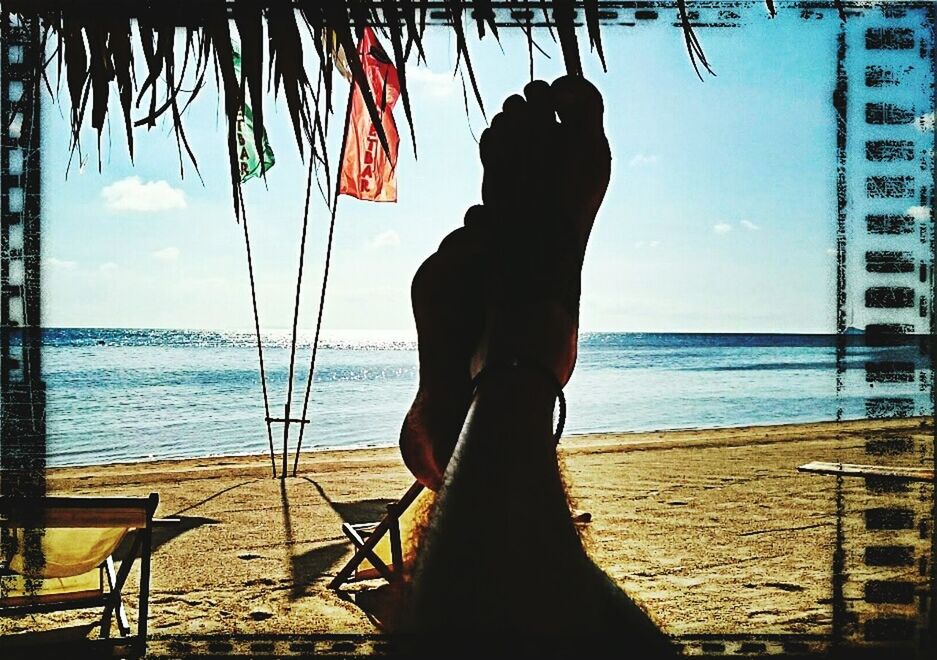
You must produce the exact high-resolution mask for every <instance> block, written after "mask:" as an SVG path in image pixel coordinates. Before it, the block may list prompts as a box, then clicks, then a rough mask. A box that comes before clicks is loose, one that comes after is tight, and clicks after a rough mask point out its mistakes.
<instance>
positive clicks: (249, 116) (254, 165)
mask: <svg viewBox="0 0 937 660" xmlns="http://www.w3.org/2000/svg"><path fill="white" fill-rule="evenodd" d="M231 51H232V53H234V71H235V73H236V75H237V77H238V78H239V79H240V77H241V49H240V45H239V44H237V43H236V42H232V43H231ZM237 141H238V170H239V172H240V173H241V183H244V182H245V181H247V180H248V179H252V178H253V177H257V176H260V172H261V160H260V154H258V153H257V145H256V144H255V143H254V113H253V112H252V111H251V107H250V105H248V103H247V101H246V100H245V102H244V107H243V108H241V110H240V112H238V117H237ZM262 143H263V169H264V170H269V169H270V168H271V167H273V164H274V163H276V158H274V156H273V149H271V148H270V143H269V142H267V131H266V130H264V135H263V140H262Z"/></svg>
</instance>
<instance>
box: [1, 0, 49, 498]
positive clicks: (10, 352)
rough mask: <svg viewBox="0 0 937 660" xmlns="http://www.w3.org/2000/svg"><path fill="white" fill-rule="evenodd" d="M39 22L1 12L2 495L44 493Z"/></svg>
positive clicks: (34, 494) (34, 19)
mask: <svg viewBox="0 0 937 660" xmlns="http://www.w3.org/2000/svg"><path fill="white" fill-rule="evenodd" d="M39 48H40V46H39V21H38V19H36V18H34V17H33V18H23V17H20V16H17V15H14V14H10V13H8V12H0V391H2V397H0V492H2V493H3V494H5V495H12V494H19V495H33V496H36V495H42V494H44V492H45V487H44V484H45V481H44V467H45V387H44V384H43V381H42V374H41V370H40V368H41V363H40V349H41V322H40V313H41V305H40V231H39V230H40V203H41V199H40V142H41V140H40V133H41V131H40V129H41V124H40V118H39V94H38V93H37V91H38V80H37V79H36V78H35V69H36V67H35V64H36V62H37V61H40V59H41V58H40V53H39Z"/></svg>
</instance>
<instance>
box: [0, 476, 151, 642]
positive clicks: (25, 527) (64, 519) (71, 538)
mask: <svg viewBox="0 0 937 660" xmlns="http://www.w3.org/2000/svg"><path fill="white" fill-rule="evenodd" d="M158 503H159V496H158V495H157V494H156V493H151V494H150V496H149V497H45V498H39V499H31V500H25V499H22V498H10V497H0V533H2V534H3V545H2V546H0V547H2V548H3V552H2V554H0V616H7V615H14V614H29V613H38V612H54V611H60V610H75V609H83V608H102V609H101V618H100V637H101V639H99V640H90V641H89V644H101V645H107V646H108V647H109V648H111V649H113V650H114V652H118V651H119V655H121V656H124V657H128V656H132V657H139V656H142V655H143V653H144V652H145V649H146V628H147V608H148V603H149V583H150V556H151V553H152V530H153V514H154V512H155V511H156V505H157V504H158ZM30 530H43V536H42V540H41V544H42V554H43V565H42V566H40V567H38V568H31V566H30V564H31V561H30V558H29V556H28V549H26V548H27V546H28V545H29V544H28V543H26V542H24V539H25V537H26V536H28V535H29V534H30ZM128 535H132V541H131V543H130V551H129V553H128V554H127V556H126V557H124V558H123V559H122V561H121V562H120V566H119V568H116V569H115V563H114V556H113V555H114V552H115V551H116V550H117V548H118V546H120V545H121V542H122V541H123V540H124V538H125V537H126V536H128ZM125 545H126V544H125ZM24 550H26V552H25V553H24ZM24 554H26V556H25V557H24ZM137 557H139V559H140V585H139V586H140V588H139V602H138V610H137V611H138V615H137V626H136V634H131V628H130V624H129V622H128V621H127V615H126V612H125V611H124V605H123V602H122V590H123V588H124V586H125V584H126V582H127V577H128V575H129V574H130V569H131V568H132V566H133V564H134V560H135V559H136V558H137ZM112 619H113V620H114V621H115V622H116V624H117V630H118V633H119V636H117V637H114V638H111V637H110V633H111V620H112ZM15 637H17V636H16V635H11V636H8V637H7V638H6V639H5V640H3V644H2V646H4V647H8V646H9V647H10V648H14V646H13V645H14V644H15V640H14V639H13V638H15ZM20 651H22V649H20Z"/></svg>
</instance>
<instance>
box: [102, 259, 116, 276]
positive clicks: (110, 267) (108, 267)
mask: <svg viewBox="0 0 937 660" xmlns="http://www.w3.org/2000/svg"><path fill="white" fill-rule="evenodd" d="M117 268H118V266H117V264H115V263H114V262H113V261H108V262H107V263H103V264H101V265H100V266H98V270H99V271H101V272H102V273H113V272H114V271H116V270H117Z"/></svg>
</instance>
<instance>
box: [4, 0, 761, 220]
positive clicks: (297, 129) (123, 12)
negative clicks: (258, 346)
mask: <svg viewBox="0 0 937 660" xmlns="http://www.w3.org/2000/svg"><path fill="white" fill-rule="evenodd" d="M615 4H616V3H609V5H610V6H611V5H615ZM766 4H767V7H768V11H769V13H771V14H772V15H773V14H774V11H775V8H774V3H773V1H772V0H766ZM601 5H602V3H600V1H599V0H539V2H538V6H539V7H540V8H541V10H542V15H543V20H542V22H538V25H543V26H546V27H547V28H549V30H550V34H551V35H554V39H557V38H558V40H559V43H560V48H561V50H562V53H563V57H564V60H565V63H566V69H567V71H568V72H570V73H573V74H579V75H581V72H582V65H581V61H580V57H579V47H578V43H577V41H576V32H575V27H576V25H577V21H578V20H580V19H578V17H579V16H580V15H581V16H584V18H585V25H586V29H587V32H588V37H589V44H590V46H591V47H592V48H593V49H594V50H595V51H596V53H597V54H598V56H599V59H600V60H601V62H602V67H603V69H605V67H606V63H605V54H604V51H603V48H602V36H601V31H600V11H599V10H600V7H601ZM671 6H674V7H675V8H676V9H677V10H678V14H679V17H680V25H681V26H682V28H683V32H684V38H685V42H686V47H687V50H688V52H689V55H690V58H691V62H692V64H693V67H694V69H696V71H697V73H698V74H700V71H699V67H698V64H697V63H699V64H701V65H702V66H703V67H704V68H705V69H706V70H707V71H709V72H710V73H711V72H712V69H711V67H710V66H709V63H708V62H707V60H706V56H705V54H704V53H703V49H702V47H701V45H700V42H699V40H698V39H697V37H696V35H695V33H694V31H693V27H692V22H691V20H690V18H689V15H688V12H687V0H674V5H671ZM0 10H2V11H4V12H10V13H12V14H19V15H22V16H27V17H38V18H39V19H40V20H41V22H42V24H43V26H44V34H43V43H44V44H46V43H48V44H49V45H50V48H54V52H53V53H52V55H51V56H50V57H49V58H48V59H44V60H43V59H41V58H40V59H41V61H40V62H38V63H37V64H36V66H37V67H38V68H39V69H40V70H38V71H36V72H35V73H36V75H35V76H34V78H35V79H36V80H37V81H38V80H39V79H40V78H41V77H44V76H45V67H46V66H48V64H49V63H51V62H56V63H57V66H58V71H59V75H64V79H65V83H66V88H67V93H68V97H69V100H70V102H71V109H72V111H71V133H72V148H78V147H79V141H78V138H79V134H80V131H81V128H82V127H83V126H84V125H85V124H86V123H87V117H86V115H87V112H86V111H87V110H88V101H89V99H90V102H91V107H90V116H91V127H92V128H93V129H94V130H95V131H97V134H98V141H99V148H98V152H99V161H100V135H101V132H102V130H103V127H104V125H105V122H106V119H107V113H108V100H109V94H110V89H111V83H112V82H113V83H115V85H116V91H117V97H118V99H119V105H120V112H121V114H122V120H123V124H124V127H125V131H126V136H127V148H128V150H129V152H130V156H131V159H132V158H133V157H134V149H133V145H134V139H133V130H134V128H137V127H140V126H146V127H147V128H152V127H154V126H155V125H156V121H157V120H158V119H160V118H161V117H164V116H166V117H167V118H168V120H169V121H170V122H171V125H172V130H173V131H174V134H175V138H176V143H177V148H178V151H179V161H180V171H182V173H183V174H184V170H182V166H183V162H184V160H185V158H183V151H184V152H185V156H186V157H187V159H188V160H189V161H190V162H191V163H192V164H193V166H195V168H196V172H198V167H197V164H196V159H195V156H194V154H193V153H192V150H191V149H190V148H189V144H188V140H187V139H186V134H185V129H184V124H183V116H184V114H185V109H186V108H187V107H188V106H189V105H190V104H191V103H192V102H193V101H194V100H195V98H196V97H197V96H198V94H199V93H200V91H201V90H202V89H204V87H205V76H206V74H207V73H208V72H209V71H210V70H211V69H212V68H214V72H215V77H216V80H217V83H218V84H217V87H218V89H219V93H220V94H221V95H223V98H224V102H223V107H224V113H225V117H226V120H227V144H228V159H229V164H230V172H231V181H232V186H233V193H234V194H233V202H234V207H235V211H236V212H237V210H238V208H239V203H240V202H239V195H238V194H237V191H238V189H239V186H240V183H239V175H238V166H237V158H238V149H237V132H236V131H237V128H236V127H237V118H238V112H239V110H240V109H241V108H242V106H243V105H244V103H245V101H247V100H248V99H249V100H250V103H251V107H252V111H253V126H254V134H253V138H254V141H255V145H256V147H257V148H258V150H260V149H261V143H262V140H263V134H264V120H265V119H264V117H265V113H264V95H265V87H264V70H265V66H264V64H265V62H266V64H267V67H266V68H267V70H268V74H267V75H268V85H267V88H268V89H269V88H270V87H272V89H273V93H274V96H275V97H276V95H277V94H278V93H279V91H280V90H281V89H282V90H283V95H284V97H285V99H286V108H287V113H288V115H289V118H290V121H291V123H292V128H293V134H294V138H295V140H296V144H297V147H298V149H299V150H300V154H301V156H302V157H303V158H305V157H306V149H307V148H308V150H309V153H308V156H309V158H312V159H314V161H315V162H316V163H317V164H319V165H323V166H324V168H325V171H326V177H327V179H328V178H330V177H329V174H328V159H327V158H326V157H325V136H326V133H327V131H328V127H329V116H330V114H331V113H332V112H333V107H334V104H333V99H332V94H333V84H334V80H335V79H334V76H333V63H334V62H335V59H336V49H337V48H340V49H341V52H342V54H343V56H344V57H345V58H346V59H347V66H348V69H349V70H350V73H351V77H352V79H353V80H354V81H355V82H356V83H357V84H359V85H360V86H361V88H362V89H363V90H364V100H365V105H366V107H367V109H368V112H369V113H370V115H371V117H372V119H373V120H375V121H374V125H375V128H376V129H377V133H378V138H379V139H380V142H381V144H382V145H383V147H384V148H385V149H387V136H386V135H384V131H383V127H382V124H381V122H380V121H376V119H377V118H378V106H379V104H380V103H382V102H383V100H382V99H375V98H373V97H372V94H371V93H370V90H369V86H368V85H367V84H365V82H366V81H365V73H364V70H363V68H362V64H361V60H360V58H359V56H358V51H357V43H358V39H359V37H360V35H361V33H362V31H363V29H364V28H365V27H366V26H373V27H374V28H375V29H376V30H378V31H379V32H380V33H381V34H383V35H384V36H385V37H386V38H388V39H389V41H390V46H391V51H392V52H393V58H394V64H395V66H396V67H397V70H398V72H399V78H400V88H401V90H400V91H401V98H402V101H403V108H404V113H405V115H406V119H407V123H408V126H409V129H410V134H411V139H412V142H413V150H414V153H416V135H415V130H414V126H413V113H412V105H411V99H410V94H409V90H408V86H407V75H406V69H407V62H408V59H409V57H410V55H411V53H412V52H413V50H414V48H415V50H416V53H417V58H418V59H420V60H423V61H424V62H425V60H426V53H425V50H424V47H423V35H424V31H425V29H426V24H427V15H428V13H429V12H431V13H432V18H433V20H435V21H438V20H439V19H440V18H441V17H444V18H443V20H444V22H445V23H446V24H447V26H448V27H449V29H451V30H452V31H453V33H454V35H455V37H456V39H455V41H456V70H457V72H460V73H461V68H462V66H463V63H464V72H465V73H467V74H468V76H467V77H468V81H469V84H470V85H471V88H472V92H473V94H474V97H475V101H476V102H477V104H478V107H479V108H480V109H481V111H482V113H483V114H484V103H483V101H482V95H481V91H480V89H479V81H478V77H477V75H476V71H475V69H474V67H473V64H472V59H471V55H470V51H469V45H468V40H467V36H466V32H465V27H464V22H463V16H464V14H465V13H466V12H470V15H471V18H472V19H473V20H474V22H475V25H476V28H477V32H478V37H479V38H483V37H485V36H486V34H487V33H489V32H490V33H491V34H492V35H493V36H494V37H495V39H498V28H499V24H498V22H497V21H496V11H497V10H508V11H510V12H512V13H513V12H515V11H517V12H519V13H521V14H523V15H525V16H526V17H527V18H526V23H524V22H520V21H515V22H514V24H515V25H520V26H522V27H524V26H525V24H526V28H525V29H524V34H525V35H526V36H527V39H528V42H529V46H530V48H529V58H530V62H531V73H532V61H533V60H532V58H533V48H535V47H536V48H537V49H540V46H539V45H537V44H535V43H534V40H533V29H532V22H531V16H532V15H533V13H534V12H533V10H532V9H531V8H530V3H529V1H528V0H500V1H492V0H327V1H323V0H122V1H121V2H105V1H104V0H0ZM580 12H581V13H580ZM134 24H136V30H135V31H134V28H133V26H134ZM502 25H504V24H502ZM232 26H233V27H235V28H236V31H237V39H238V40H239V41H240V49H241V62H242V67H241V73H240V76H238V75H237V74H236V72H235V68H234V61H233V53H232V37H234V35H233V34H232V29H231V28H232ZM180 28H181V29H184V31H185V32H184V38H180V37H179V34H178V32H177V30H178V29H180ZM304 31H305V32H306V33H308V36H309V38H310V40H311V43H312V44H313V48H314V50H315V54H316V58H315V59H317V60H318V62H317V63H316V64H317V65H318V72H317V74H316V79H317V81H318V82H317V84H316V87H315V89H313V87H312V85H311V83H310V80H312V76H310V74H309V68H310V63H308V62H306V57H305V52H304V49H303V36H302V33H303V32H304ZM179 50H182V51H183V52H182V53H181V54H180V53H179V52H177V51H179ZM540 50H541V51H542V49H540ZM134 52H139V53H142V55H143V58H142V60H143V61H142V62H139V61H138V59H139V58H137V59H135V58H134ZM212 64H214V67H212ZM138 74H140V75H139V76H138ZM186 79H188V80H190V81H191V84H190V85H188V86H186V85H184V82H183V81H184V80H186ZM138 80H140V81H141V82H140V83H139V85H138V84H137V81H138ZM47 84H48V81H47ZM36 89H38V84H37V86H36ZM50 90H51V86H50ZM134 97H135V99H134ZM141 104H143V106H144V110H143V114H142V116H139V117H136V118H134V117H132V116H131V115H132V114H133V112H134V111H135V110H139V109H140V106H141ZM99 167H100V162H99Z"/></svg>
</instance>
